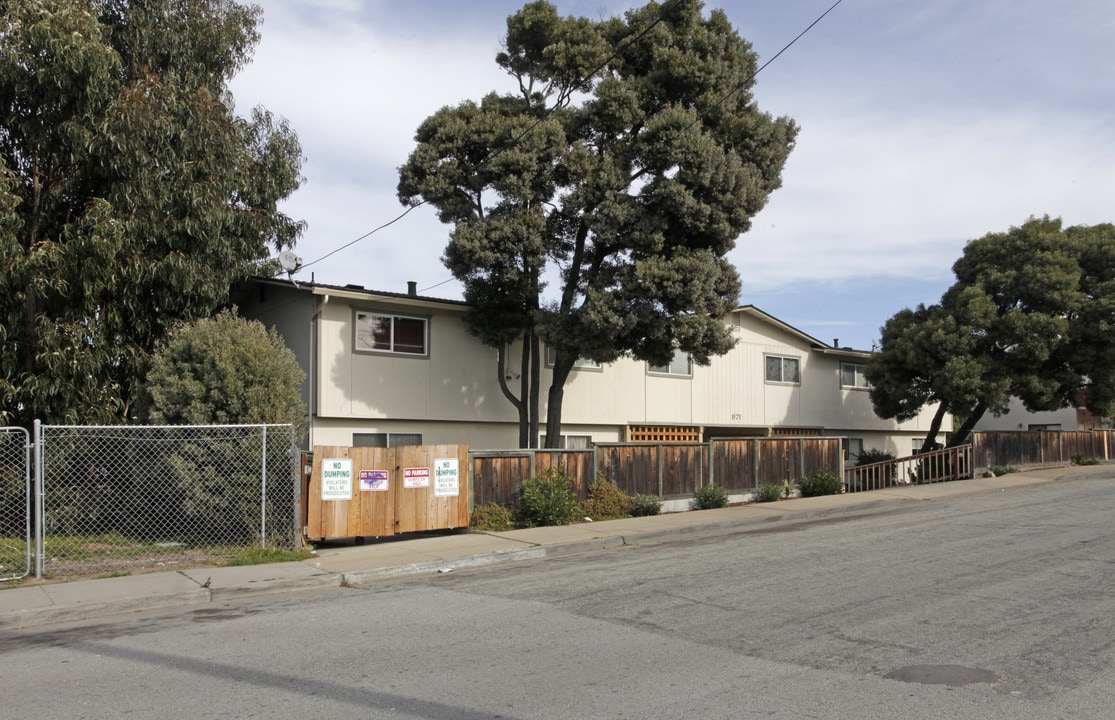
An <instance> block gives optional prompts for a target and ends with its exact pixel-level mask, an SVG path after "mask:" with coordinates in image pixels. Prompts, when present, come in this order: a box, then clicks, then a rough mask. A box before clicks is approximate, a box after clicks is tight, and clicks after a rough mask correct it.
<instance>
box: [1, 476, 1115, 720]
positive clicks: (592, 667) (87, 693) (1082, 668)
mask: <svg viewBox="0 0 1115 720" xmlns="http://www.w3.org/2000/svg"><path fill="white" fill-rule="evenodd" d="M1113 485H1115V481H1113V480H1107V479H1087V480H1072V481H1061V482H1058V483H1055V484H1050V485H1043V486H1036V487H1031V488H1027V489H1022V490H1012V491H1007V492H1001V493H994V494H985V495H977V496H969V497H960V498H953V499H949V500H944V501H939V502H926V503H923V504H920V505H916V506H913V507H910V508H909V509H904V510H895V509H894V507H893V506H892V507H891V508H890V509H888V510H886V511H885V512H882V513H880V514H877V515H872V516H863V515H857V516H855V517H850V518H840V517H834V518H826V519H825V520H823V521H821V522H814V523H807V524H800V525H796V526H792V527H780V528H778V529H777V530H776V531H771V529H770V528H765V529H764V528H761V526H760V527H759V529H754V527H753V528H752V530H753V531H750V532H738V533H731V532H729V533H720V534H715V535H706V536H692V535H687V536H684V537H679V538H678V539H677V540H676V541H669V542H662V543H659V544H657V545H654V546H634V547H625V548H619V549H613V550H606V551H600V552H594V553H586V554H581V555H576V556H570V557H557V558H547V559H543V560H529V561H523V562H517V563H508V564H504V565H494V566H489V567H484V568H476V569H472V570H467V571H466V570H458V571H455V572H452V573H447V574H435V575H430V576H422V577H410V578H406V579H400V580H393V581H390V582H381V583H377V584H369V585H366V586H361V587H355V588H337V589H335V590H330V591H327V592H313V593H305V592H303V593H296V594H290V595H286V596H282V597H281V598H272V599H270V600H266V601H258V602H251V603H242V604H230V605H224V606H212V605H207V606H205V607H200V608H193V609H185V610H178V611H174V612H162V613H152V614H144V615H136V616H132V617H129V618H126V619H117V620H112V621H98V622H94V623H84V624H75V625H67V626H55V627H39V628H33V629H30V630H26V631H14V632H6V633H2V634H0V677H2V678H3V686H4V687H5V688H7V691H6V692H5V693H4V696H5V699H4V701H3V702H2V703H0V718H6V717H12V718H16V717H19V718H48V717H49V718H57V717H66V718H119V717H138V718H160V720H162V719H166V720H174V719H176V718H187V717H189V718H198V717H202V718H211V717H233V718H251V717H267V718H300V719H306V718H325V717H328V718H446V719H448V718H465V719H470V718H693V717H699V718H758V717H762V718H855V719H857V720H858V719H871V718H888V719H890V718H979V719H980V720H997V719H999V718H1003V719H1008V718H1009V719H1010V720H1025V719H1028V718H1034V719H1038V718H1040V719H1042V720H1046V719H1049V718H1073V719H1074V720H1075V719H1082V718H1083V719H1087V718H1097V719H1099V718H1103V719H1104V720H1106V719H1107V718H1111V717H1112V716H1113V715H1115V711H1113V710H1112V708H1115V670H1113V668H1115V664H1113V661H1115V573H1113V570H1115V523H1113V522H1112V519H1113V518H1115V512H1113V511H1115V493H1113V492H1112V490H1113ZM17 689H18V690H17Z"/></svg>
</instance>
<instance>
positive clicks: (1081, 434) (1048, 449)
mask: <svg viewBox="0 0 1115 720" xmlns="http://www.w3.org/2000/svg"><path fill="white" fill-rule="evenodd" d="M972 446H973V448H974V450H973V462H974V463H975V465H976V467H979V468H989V467H992V466H995V465H1000V466H1008V465H1059V464H1068V463H1070V462H1072V460H1073V458H1074V457H1084V458H1094V459H1096V460H1111V459H1112V457H1111V453H1112V452H1113V451H1115V430H1017V431H1014V430H1007V431H996V432H977V433H972Z"/></svg>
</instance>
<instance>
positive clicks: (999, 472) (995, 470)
mask: <svg viewBox="0 0 1115 720" xmlns="http://www.w3.org/2000/svg"><path fill="white" fill-rule="evenodd" d="M987 469H988V470H990V471H991V474H992V475H996V476H1000V477H1001V476H1003V475H1010V474H1011V473H1016V472H1018V468H1016V467H1013V466H1011V465H992V466H991V467H989V468H987Z"/></svg>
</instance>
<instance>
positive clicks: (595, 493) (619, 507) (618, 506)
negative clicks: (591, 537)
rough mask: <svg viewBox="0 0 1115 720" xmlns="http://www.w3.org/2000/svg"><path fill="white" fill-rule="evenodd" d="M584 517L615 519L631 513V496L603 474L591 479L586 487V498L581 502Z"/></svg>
mask: <svg viewBox="0 0 1115 720" xmlns="http://www.w3.org/2000/svg"><path fill="white" fill-rule="evenodd" d="M581 511H582V513H583V514H584V516H585V517H590V518H592V519H593V520H615V519H616V518H622V517H627V516H628V515H630V514H631V496H630V495H628V494H627V493H625V492H624V491H622V490H620V489H619V487H617V486H616V484H615V483H614V482H611V481H609V480H608V479H606V478H605V477H604V476H600V477H598V478H596V480H595V481H593V483H592V485H589V488H588V500H585V501H584V502H583V503H581Z"/></svg>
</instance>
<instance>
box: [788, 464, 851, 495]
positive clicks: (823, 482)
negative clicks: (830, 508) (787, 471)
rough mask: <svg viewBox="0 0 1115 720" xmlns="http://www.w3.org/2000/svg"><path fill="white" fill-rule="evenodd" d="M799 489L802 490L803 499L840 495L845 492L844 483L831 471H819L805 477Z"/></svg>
mask: <svg viewBox="0 0 1115 720" xmlns="http://www.w3.org/2000/svg"><path fill="white" fill-rule="evenodd" d="M798 488H799V489H800V490H801V496H802V497H816V496H818V495H839V494H840V493H842V492H844V481H843V480H841V479H840V478H838V477H837V476H836V475H835V474H834V473H833V472H832V471H831V470H817V471H816V472H811V473H809V474H808V475H806V476H805V477H803V478H802V479H801V482H799V483H798Z"/></svg>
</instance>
